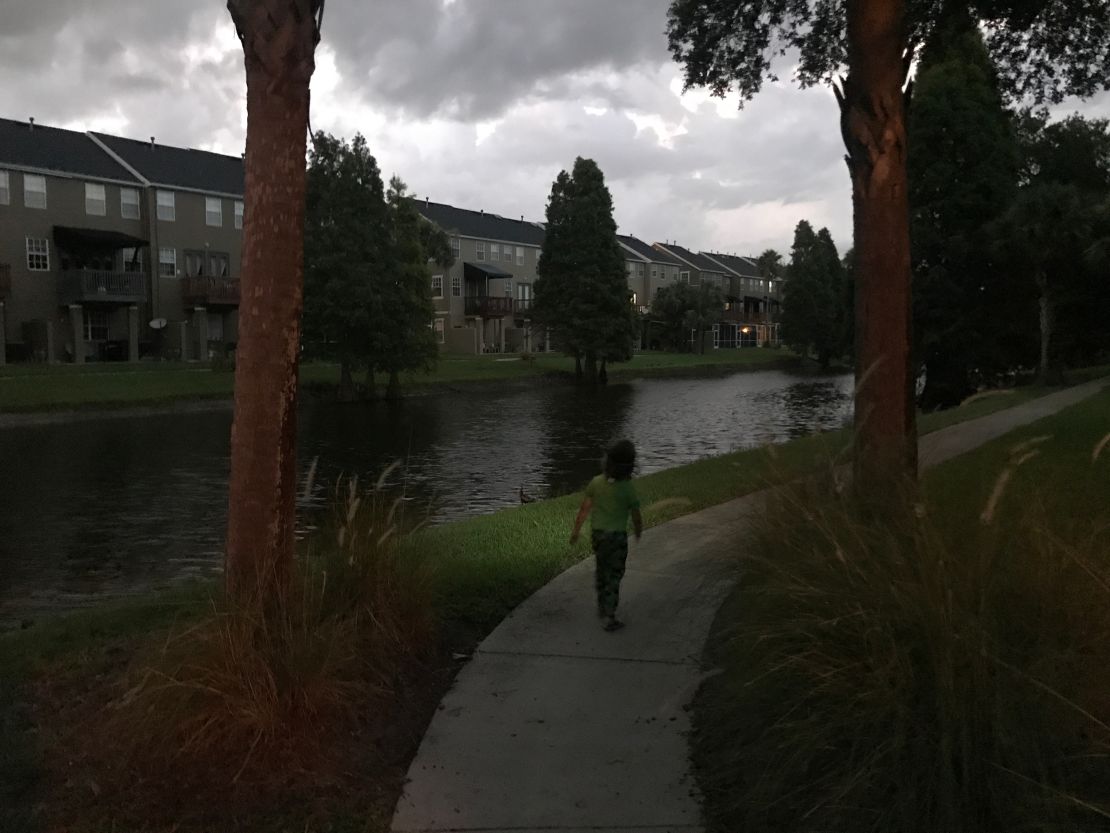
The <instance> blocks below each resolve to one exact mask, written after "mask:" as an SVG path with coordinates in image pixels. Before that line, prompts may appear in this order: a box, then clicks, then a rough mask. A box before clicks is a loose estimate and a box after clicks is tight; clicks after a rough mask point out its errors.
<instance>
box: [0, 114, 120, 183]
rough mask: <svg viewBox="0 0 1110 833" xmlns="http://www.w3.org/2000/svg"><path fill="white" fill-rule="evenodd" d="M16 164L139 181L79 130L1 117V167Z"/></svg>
mask: <svg viewBox="0 0 1110 833" xmlns="http://www.w3.org/2000/svg"><path fill="white" fill-rule="evenodd" d="M4 165H14V166H20V167H25V168H40V169H42V170H47V171H57V172H58V173H66V174H76V175H78V176H86V177H90V178H92V179H115V180H120V181H123V182H136V181H137V180H136V179H135V177H134V176H132V175H131V174H130V173H129V172H128V171H127V169H126V168H124V167H123V166H122V165H120V164H119V163H118V162H116V161H115V160H114V159H113V158H112V157H111V156H109V155H108V154H106V153H105V152H104V151H103V150H102V149H101V148H99V147H97V145H96V142H94V141H93V140H92V139H90V138H89V137H88V136H87V135H85V134H84V133H80V132H78V131H76V130H64V129H62V128H60V127H45V126H43V125H40V124H36V125H35V126H34V127H33V128H32V127H31V125H30V123H29V122H25V121H13V120H12V119H0V167H4Z"/></svg>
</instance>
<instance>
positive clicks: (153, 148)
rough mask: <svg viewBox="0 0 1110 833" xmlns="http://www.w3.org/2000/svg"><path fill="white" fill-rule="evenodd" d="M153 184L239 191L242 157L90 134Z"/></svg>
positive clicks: (101, 134) (239, 192) (211, 190)
mask: <svg viewBox="0 0 1110 833" xmlns="http://www.w3.org/2000/svg"><path fill="white" fill-rule="evenodd" d="M93 135H95V136H96V138H98V139H99V140H100V141H102V142H103V143H104V144H105V145H107V146H108V147H109V148H111V149H112V151H113V152H114V153H116V154H118V155H119V156H120V158H121V159H123V161H124V162H126V163H127V164H128V165H130V166H131V167H132V168H134V169H135V170H136V171H138V172H139V173H140V174H141V175H142V176H143V177H144V178H146V179H147V180H149V181H150V182H151V183H153V184H154V185H165V186H168V187H170V188H189V189H192V190H194V191H207V192H209V193H219V194H242V193H243V160H242V158H241V157H238V156H225V155H223V154H222V153H212V152H210V151H207V150H194V149H192V148H176V147H171V146H170V145H159V144H153V145H152V144H151V143H150V142H140V141H137V140H135V139H123V138H120V137H119V136H109V135H108V134H106V133H95V134H93ZM105 155H107V154H105Z"/></svg>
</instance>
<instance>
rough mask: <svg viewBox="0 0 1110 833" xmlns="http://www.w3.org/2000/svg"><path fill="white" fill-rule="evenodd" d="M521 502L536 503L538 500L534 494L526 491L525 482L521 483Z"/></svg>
mask: <svg viewBox="0 0 1110 833" xmlns="http://www.w3.org/2000/svg"><path fill="white" fill-rule="evenodd" d="M520 502H521V503H522V504H524V503H535V502H536V498H534V497H533V496H532V495H530V494H528V493H527V492H526V491H524V484H523V483H521V484H520Z"/></svg>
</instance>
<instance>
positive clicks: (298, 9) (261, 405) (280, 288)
mask: <svg viewBox="0 0 1110 833" xmlns="http://www.w3.org/2000/svg"><path fill="white" fill-rule="evenodd" d="M322 5H323V3H322V0H228V4H227V7H228V11H229V12H230V13H231V17H232V20H234V22H235V28H236V30H237V31H238V34H239V38H240V40H241V41H242V43H243V54H244V63H245V65H246V75H247V152H246V164H245V168H246V191H245V202H246V210H245V214H244V220H245V222H244V228H243V258H242V267H241V268H242V304H241V306H240V308H239V345H238V348H237V351H236V370H235V419H234V422H233V424H232V428H231V485H230V500H229V505H228V523H227V560H226V571H225V577H226V583H227V589H228V592H229V593H230V594H231V595H232V596H233V597H236V598H238V599H240V600H244V599H251V598H256V599H260V600H269V599H271V598H273V596H274V594H275V592H277V591H280V589H281V587H282V585H283V584H284V582H285V580H286V578H287V576H288V574H289V572H290V567H291V565H292V562H293V546H294V537H293V520H294V500H295V492H296V489H295V486H296V483H295V481H296V454H295V451H296V448H295V446H296V416H297V362H298V354H299V352H300V334H301V306H302V291H303V283H304V274H303V252H304V205H305V143H306V133H307V127H308V96H309V91H308V85H309V80H310V79H311V77H312V72H313V69H314V63H313V55H314V52H315V49H316V43H317V41H318V40H319V30H318V20H317V17H316V16H317V13H318V12H319V10H320V9H321V7H322Z"/></svg>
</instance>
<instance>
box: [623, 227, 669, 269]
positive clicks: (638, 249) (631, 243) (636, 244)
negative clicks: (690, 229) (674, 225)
mask: <svg viewBox="0 0 1110 833" xmlns="http://www.w3.org/2000/svg"><path fill="white" fill-rule="evenodd" d="M617 239H618V240H619V241H621V243H623V244H624V245H625V246H627V247H628V248H630V249H631V250H632V251H634V252H635V253H636V254H638V255H639V256H640V257H642V258H643V259H644V260H647V261H650V262H651V263H666V264H670V265H674V266H682V265H683V263H682V261H681V260H679V259H678V258H675V257H672V256H671V255H669V254H667V253H666V252H661V251H659V249H656V248H654V247H653V246H652V245H651V244H650V243H645V242H644V241H643V240H640V239H639V238H638V237H633V236H632V235H630V234H618V235H617Z"/></svg>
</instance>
